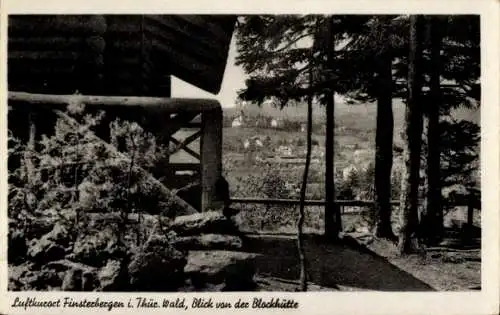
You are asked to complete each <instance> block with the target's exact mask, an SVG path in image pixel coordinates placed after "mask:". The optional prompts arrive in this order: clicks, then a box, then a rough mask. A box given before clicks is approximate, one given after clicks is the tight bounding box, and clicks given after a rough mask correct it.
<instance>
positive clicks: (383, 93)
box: [375, 53, 396, 241]
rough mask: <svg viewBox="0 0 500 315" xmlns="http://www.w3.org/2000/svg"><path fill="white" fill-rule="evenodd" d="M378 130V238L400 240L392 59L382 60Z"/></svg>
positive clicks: (388, 57) (376, 218)
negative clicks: (394, 218)
mask: <svg viewBox="0 0 500 315" xmlns="http://www.w3.org/2000/svg"><path fill="white" fill-rule="evenodd" d="M379 58H380V59H379V60H380V63H379V65H378V66H379V70H378V84H377V85H378V93H379V94H378V97H377V131H376V136H375V235H376V236H377V237H383V238H387V239H389V240H393V241H395V240H396V236H395V235H394V233H393V231H392V225H391V213H392V208H391V169H392V144H393V133H394V117H393V113H392V58H391V56H390V54H389V53H384V54H383V55H382V56H380V57H379Z"/></svg>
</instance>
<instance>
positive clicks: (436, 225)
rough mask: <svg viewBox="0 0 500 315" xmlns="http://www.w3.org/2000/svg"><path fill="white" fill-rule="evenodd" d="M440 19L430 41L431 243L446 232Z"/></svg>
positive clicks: (432, 23)
mask: <svg viewBox="0 0 500 315" xmlns="http://www.w3.org/2000/svg"><path fill="white" fill-rule="evenodd" d="M436 19H437V18H433V19H432V20H431V21H430V37H431V38H430V39H431V40H430V42H431V67H430V68H431V73H430V102H429V103H428V109H427V115H428V128H427V181H428V186H427V189H428V190H427V209H426V215H425V217H424V218H423V220H425V221H426V225H425V227H426V229H427V231H426V234H427V235H426V238H427V240H428V241H430V242H431V243H435V242H437V241H438V240H439V239H440V238H441V236H442V232H443V209H442V202H441V200H442V196H441V174H440V163H441V160H440V157H441V150H440V135H441V131H440V129H439V107H440V106H441V104H440V100H441V95H440V94H441V93H440V88H441V85H440V69H439V68H440V50H441V35H440V31H439V25H438V21H437V20H436Z"/></svg>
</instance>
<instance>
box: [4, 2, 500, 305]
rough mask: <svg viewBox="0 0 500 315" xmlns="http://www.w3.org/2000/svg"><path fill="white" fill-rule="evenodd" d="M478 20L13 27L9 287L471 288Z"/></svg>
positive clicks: (313, 18)
mask: <svg viewBox="0 0 500 315" xmlns="http://www.w3.org/2000/svg"><path fill="white" fill-rule="evenodd" d="M481 18H482V17H481V15H480V14H392V13H390V14H332V13H331V12H330V13H328V14H326V13H325V14H268V13H266V14H240V13H234V14H50V15H47V14H38V15H34V14H9V15H8V18H7V22H8V25H7V58H6V59H7V89H8V93H7V97H6V99H7V104H6V111H5V112H6V114H7V119H6V121H7V128H6V129H8V134H7V135H8V139H7V141H6V142H8V143H7V146H8V151H7V152H8V157H7V159H6V160H7V162H8V196H7V198H6V200H7V202H8V206H7V219H8V224H5V225H6V227H5V228H6V229H8V233H6V234H7V238H8V240H7V242H6V243H7V251H6V252H7V272H8V288H7V290H8V291H9V292H10V293H13V292H14V293H15V292H28V291H35V292H58V291H63V292H115V293H133V292H154V293H168V292H170V293H172V292H181V293H207V292H210V293H214V292H282V293H284V292H294V293H299V292H306V291H307V292H313V293H314V292H345V291H348V292H353V291H354V292H444V291H446V292H464V291H470V292H480V291H481V290H482V289H484V283H483V282H482V281H481V279H482V255H481V254H482V247H481V244H482V241H484V240H483V239H482V236H483V235H484V233H482V228H483V227H484V225H483V224H484V222H483V220H482V219H481V218H482V215H483V210H482V205H483V207H484V203H482V202H481V199H482V198H481V188H483V187H482V185H481V183H482V180H481V179H482V176H486V175H488V174H482V172H481V170H482V169H483V168H482V163H483V161H482V159H481V149H484V148H481V140H482V139H481V137H482V135H483V133H482V125H481V102H482V100H483V98H482V92H483V93H484V86H483V83H484V82H483V78H482V68H481V67H484V64H482V58H481V56H482V49H484V47H483V46H482V45H481V37H482V36H483V35H482V31H484V30H483V29H482V27H481ZM484 114H486V115H488V113H485V112H484V111H483V115H484ZM490 175H491V174H490ZM497 190H498V188H497ZM7 225H8V226H7ZM273 296H274V295H273ZM36 297H37V296H35V298H36ZM195 299H196V298H195ZM63 302H64V303H66V301H63ZM63 302H61V303H63ZM150 302H151V303H153V302H152V300H151V301H149V302H148V301H146V299H145V298H144V301H142V303H143V305H146V304H147V303H150ZM250 302H251V303H250V304H251V305H250V307H252V308H266V307H268V306H269V307H280V308H293V306H292V304H293V303H292V302H290V301H287V300H286V299H283V298H279V300H276V299H274V300H271V298H269V299H260V301H259V299H253V300H251V301H250ZM11 303H12V302H11ZM26 303H28V302H26ZM31 303H32V304H33V303H35V304H36V302H34V301H31ZM68 303H69V304H71V302H68ZM75 303H76V302H75ZM133 303H134V306H135V304H136V301H135V299H134V302H133ZM137 303H138V305H137V307H140V306H139V304H140V303H141V301H138V302H137ZM175 303H177V304H179V303H185V304H186V305H184V304H182V306H180V304H179V305H177V304H176V305H177V306H176V305H174V304H175ZM193 303H194V302H193ZM193 303H192V302H191V299H188V300H186V301H182V300H179V299H178V300H177V301H176V300H175V299H172V301H171V305H170V304H169V306H170V307H181V308H182V307H185V308H186V309H187V308H191V307H195V306H194V304H196V303H194V304H193ZM197 303H199V307H200V308H201V307H204V306H203V305H204V303H211V300H208V299H207V300H203V299H200V300H198V302H197ZM256 303H257V304H258V305H257V304H256ZM259 303H260V304H259ZM269 303H271V304H273V303H274V304H276V306H271V304H269ZM280 303H281V304H283V305H281V304H280ZM287 303H288V304H290V305H288V306H287V305H285V304H287ZM14 304H15V303H14ZM69 304H68V305H69ZM268 304H269V305H268ZM274 304H273V305H274ZM33 305H34V304H33ZM151 305H152V304H151ZM206 305H207V307H209V306H208V304H206ZM227 307H228V308H230V307H231V305H229V304H228V305H227Z"/></svg>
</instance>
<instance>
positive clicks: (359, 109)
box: [224, 100, 481, 129]
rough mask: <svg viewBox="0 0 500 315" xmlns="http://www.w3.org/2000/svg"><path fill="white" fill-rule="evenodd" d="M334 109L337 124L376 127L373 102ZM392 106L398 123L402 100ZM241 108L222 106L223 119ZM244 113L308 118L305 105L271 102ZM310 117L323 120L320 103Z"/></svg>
mask: <svg viewBox="0 0 500 315" xmlns="http://www.w3.org/2000/svg"><path fill="white" fill-rule="evenodd" d="M335 109H336V111H335V114H336V117H335V121H336V123H337V125H338V126H339V127H342V126H343V127H349V128H355V127H361V126H363V127H364V128H375V118H376V114H377V107H376V106H375V104H374V103H367V104H357V105H347V104H345V103H339V102H337V103H336V104H335ZM393 109H394V119H395V125H396V126H400V125H401V124H402V122H403V121H402V120H403V119H404V104H403V102H402V101H401V100H394V102H393ZM240 111H241V108H239V107H230V108H224V116H225V117H226V118H233V117H236V116H237V115H239V114H240ZM243 112H244V114H245V115H247V116H250V117H251V116H257V115H263V116H268V117H273V118H282V119H287V120H290V121H300V122H305V121H306V118H307V106H306V104H300V105H294V106H287V107H285V108H283V109H279V108H275V107H273V106H272V105H270V104H263V105H262V106H257V105H247V106H246V107H244V108H243ZM480 112H481V111H480V110H471V109H467V108H459V109H457V110H456V111H454V113H453V116H454V117H455V118H457V119H465V120H469V121H473V122H475V123H477V124H479V123H480ZM313 119H314V121H315V122H316V123H320V122H322V121H325V109H324V107H323V106H321V105H318V104H315V105H313ZM364 128H361V129H364Z"/></svg>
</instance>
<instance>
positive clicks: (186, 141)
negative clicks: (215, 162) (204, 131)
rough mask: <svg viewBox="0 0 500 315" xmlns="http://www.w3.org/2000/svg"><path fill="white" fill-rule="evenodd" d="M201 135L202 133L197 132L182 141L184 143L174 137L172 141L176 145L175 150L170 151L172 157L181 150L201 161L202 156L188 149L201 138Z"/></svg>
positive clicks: (171, 138)
mask: <svg viewBox="0 0 500 315" xmlns="http://www.w3.org/2000/svg"><path fill="white" fill-rule="evenodd" d="M200 135H201V131H197V132H195V133H194V134H192V135H190V136H189V137H187V138H186V139H184V141H182V142H181V141H179V140H177V139H176V138H174V137H170V141H172V142H173V143H174V144H175V145H176V147H175V149H174V150H171V151H170V155H172V154H175V153H177V152H179V151H180V150H184V151H186V152H187V153H189V154H191V155H192V156H193V157H195V158H197V159H198V160H200V159H201V156H200V154H199V153H198V152H195V151H194V150H191V149H190V148H188V147H187V146H188V145H189V144H190V143H191V142H193V141H195V140H196V139H198V138H199V137H200Z"/></svg>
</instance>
